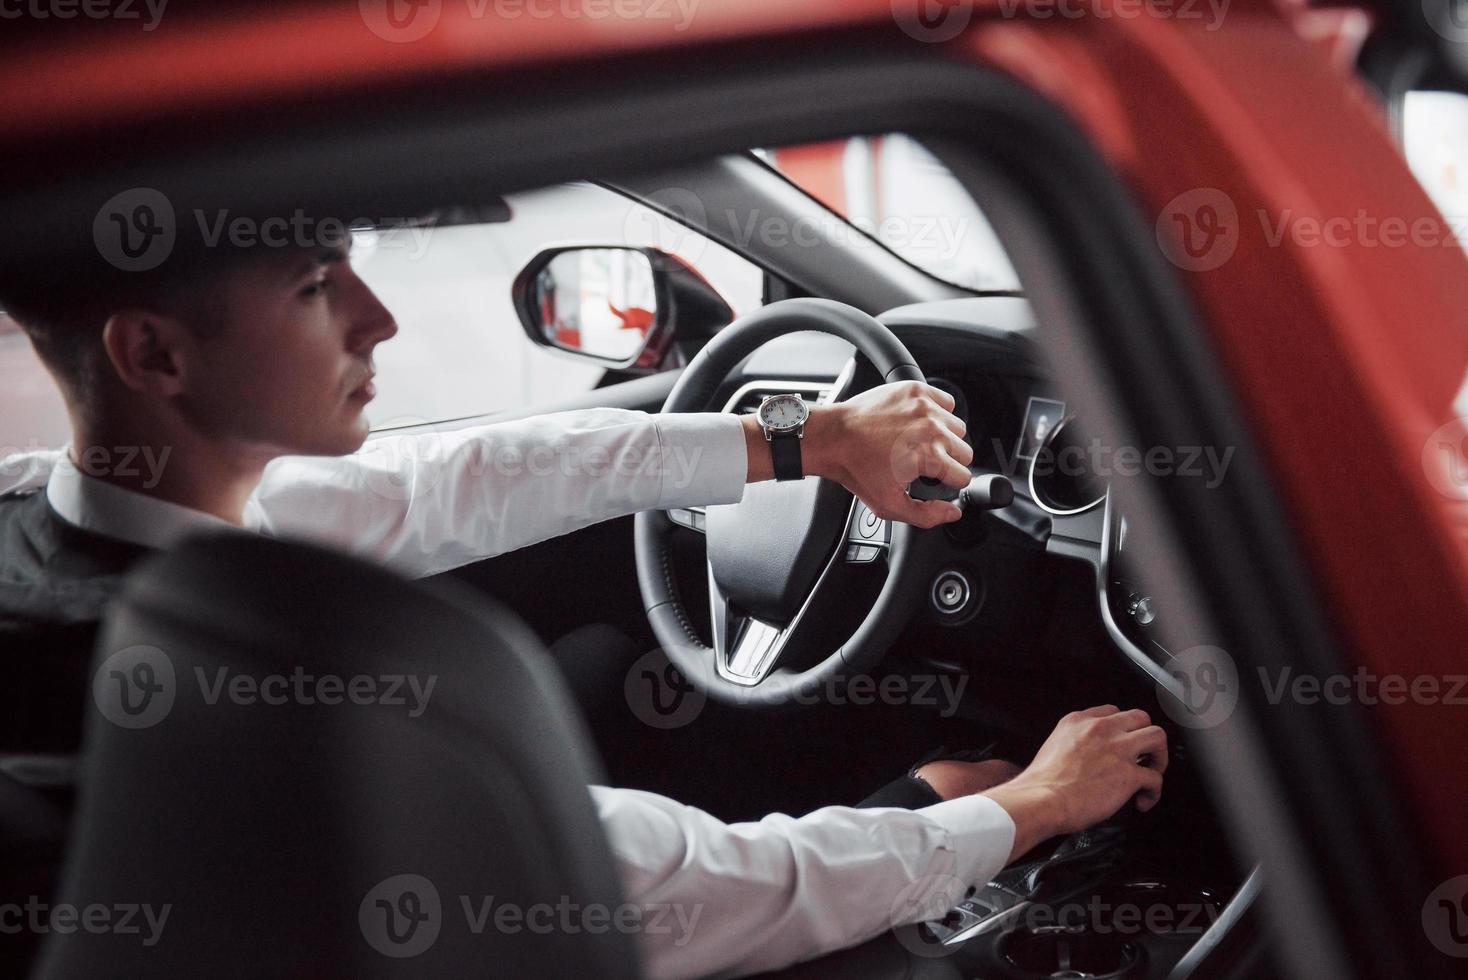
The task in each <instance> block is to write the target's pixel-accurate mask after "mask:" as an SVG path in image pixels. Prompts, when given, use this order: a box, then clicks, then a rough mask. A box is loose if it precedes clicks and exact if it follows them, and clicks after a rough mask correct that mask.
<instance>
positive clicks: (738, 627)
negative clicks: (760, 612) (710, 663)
mask: <svg viewBox="0 0 1468 980" xmlns="http://www.w3.org/2000/svg"><path fill="white" fill-rule="evenodd" d="M709 605H710V607H711V608H710V610H709V612H710V622H711V623H712V629H713V640H714V664H715V667H716V669H717V670H718V671H719V673H720V674H721V675H722V676H724V677H726V678H728V679H729V680H731V681H733V682H734V683H735V684H743V685H745V686H748V687H753V686H755V685H756V684H758V683H759V682H760V681H762V680H764V679H765V678H766V677H767V676H769V673H770V671H772V670H774V669H775V665H776V664H778V663H779V662H780V654H781V653H783V652H784V650H785V642H786V640H787V639H789V637H790V633H791V628H789V627H780V626H776V625H774V624H772V623H766V622H764V621H762V620H758V619H755V618H754V617H753V616H745V615H742V614H740V613H738V612H735V611H734V610H733V608H732V607H730V605H729V599H728V597H727V596H725V595H724V591H723V590H722V589H721V588H719V583H718V582H716V581H714V569H713V566H712V565H710V566H709ZM793 625H794V624H792V626H793Z"/></svg>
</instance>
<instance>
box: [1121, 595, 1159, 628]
mask: <svg viewBox="0 0 1468 980" xmlns="http://www.w3.org/2000/svg"><path fill="white" fill-rule="evenodd" d="M1126 611H1127V612H1129V613H1131V616H1132V619H1133V620H1135V621H1136V623H1137V625H1138V626H1151V625H1152V624H1153V623H1154V622H1156V621H1157V603H1156V602H1155V601H1154V600H1153V598H1152V597H1151V596H1149V595H1133V596H1132V597H1131V599H1130V600H1128V601H1127V607H1126Z"/></svg>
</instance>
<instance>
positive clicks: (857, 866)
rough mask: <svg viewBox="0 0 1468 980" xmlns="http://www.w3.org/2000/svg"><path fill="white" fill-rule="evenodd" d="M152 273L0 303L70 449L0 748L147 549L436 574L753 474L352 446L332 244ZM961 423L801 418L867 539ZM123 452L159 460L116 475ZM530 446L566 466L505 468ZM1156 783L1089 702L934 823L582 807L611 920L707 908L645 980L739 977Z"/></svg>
mask: <svg viewBox="0 0 1468 980" xmlns="http://www.w3.org/2000/svg"><path fill="white" fill-rule="evenodd" d="M170 263H172V265H171V267H170V268H167V269H165V270H163V271H162V272H160V273H157V274H152V275H140V274H133V275H127V274H113V273H110V272H107V271H106V270H100V269H99V270H98V273H97V275H96V276H95V277H93V278H91V279H89V280H88V281H86V282H81V283H73V282H50V283H48V282H47V281H46V279H45V278H44V277H42V278H39V279H37V278H28V279H26V280H24V281H21V280H16V281H14V282H12V283H11V284H10V285H9V286H7V287H5V288H4V289H3V295H0V306H3V307H4V308H5V309H7V310H8V311H9V312H10V314H11V315H12V316H14V317H15V318H16V319H17V320H18V321H19V322H20V323H21V324H22V325H23V327H24V328H25V329H26V331H27V333H28V334H29V335H30V337H31V339H32V341H33V343H34V345H35V347H36V350H37V351H38V353H39V354H40V356H41V358H42V359H43V360H44V362H45V363H46V365H47V367H48V368H49V369H50V370H51V372H52V373H53V374H54V376H55V378H56V381H57V383H58V384H59V385H60V387H61V390H62V393H63V395H64V396H65V399H66V403H67V407H68V410H69V412H70V415H71V423H72V430H73V439H72V443H71V446H70V447H69V449H68V450H65V451H62V452H59V453H51V454H46V453H37V454H32V455H31V456H29V457H27V458H25V459H12V460H11V461H9V462H8V464H7V465H6V467H5V468H4V471H5V472H6V473H7V474H8V475H9V477H10V482H11V487H10V489H12V490H13V491H14V492H12V493H10V494H9V495H8V496H6V497H5V498H3V500H0V629H5V630H9V632H10V634H11V636H12V637H20V636H24V637H26V643H27V644H28V645H27V646H26V647H25V648H24V651H25V652H24V653H23V654H22V653H21V651H20V650H19V649H18V648H16V647H14V646H13V645H12V650H11V651H10V652H9V654H8V655H9V656H12V657H17V656H19V655H24V656H25V657H26V660H25V662H24V663H23V664H22V665H20V667H18V668H17V669H15V670H13V671H12V672H11V673H12V675H22V674H26V673H29V674H30V675H31V676H33V677H35V678H37V679H35V680H33V681H30V682H28V688H23V689H22V690H21V691H19V692H18V693H15V694H12V697H16V698H20V699H24V701H25V704H24V705H22V707H23V709H24V710H23V711H22V713H21V717H20V718H19V719H17V721H16V722H15V723H14V724H13V725H12V727H11V729H10V730H9V731H7V732H6V733H5V735H4V737H5V738H6V740H7V742H9V743H11V744H25V743H27V742H28V741H29V743H30V747H33V748H34V747H38V746H37V745H36V743H37V742H39V743H40V744H39V747H49V748H57V747H65V746H69V745H74V743H75V732H74V730H73V729H74V728H75V727H76V726H78V725H79V719H80V705H81V704H82V703H83V700H84V696H85V694H84V692H85V691H86V690H87V689H88V682H89V679H88V678H87V676H86V668H85V666H84V665H85V663H86V662H87V659H86V658H88V657H89V655H90V643H89V640H90V638H91V637H92V636H93V634H94V631H95V627H96V622H97V620H98V619H99V618H100V616H101V615H102V611H103V608H104V606H105V604H106V601H107V599H108V598H109V597H110V596H111V595H112V594H114V593H115V591H116V588H117V586H118V583H119V581H120V579H121V577H122V575H124V574H125V573H126V571H127V569H128V568H129V567H131V566H132V564H133V563H135V562H136V561H137V560H138V559H139V558H140V557H142V556H144V555H146V554H147V553H149V552H151V551H154V550H157V549H162V548H167V547H169V546H170V545H171V544H173V543H174V542H175V541H177V540H178V539H179V538H180V537H181V536H183V535H185V534H187V533H190V532H192V531H195V530H200V529H209V528H228V527H243V528H247V529H251V530H256V531H260V532H263V533H267V534H275V535H295V536H304V537H309V538H313V539H315V540H317V541H324V542H326V543H329V544H334V545H336V546H339V547H342V548H345V549H347V550H350V551H354V552H357V553H359V554H364V555H368V556H372V557H375V558H377V559H379V560H381V561H384V562H386V563H388V564H389V565H392V566H395V567H397V568H399V569H400V570H403V571H405V572H407V573H409V574H414V575H427V574H431V573H434V572H439V571H444V570H447V569H450V568H453V567H455V566H458V565H461V564H465V563H467V562H471V561H474V560H477V559H481V558H484V557H487V556H490V555H493V554H497V553H500V552H503V551H506V550H509V549H513V548H517V547H521V546H523V545H527V544H530V543H532V542H534V541H538V540H542V539H544V538H547V537H550V536H553V535H557V534H563V533H565V532H567V531H570V530H573V529H575V528H577V527H581V526H584V525H586V524H589V523H592V522H595V521H598V520H605V519H608V518H611V517H614V516H617V515H622V514H626V513H630V512H633V511H636V510H640V509H647V508H668V507H678V506H688V505H694V504H720V503H731V502H734V501H737V500H739V499H740V496H741V494H742V492H743V487H744V485H745V483H746V482H748V481H757V480H765V479H769V478H770V477H771V475H772V461H771V456H770V448H769V445H768V443H767V442H766V440H765V439H764V437H763V434H762V433H761V432H760V430H759V429H758V427H757V423H756V421H755V420H754V419H753V418H740V417H737V416H732V415H724V414H694V415H684V416H649V415H645V414H642V413H637V412H628V411H621V410H611V409H600V410H591V411H584V412H570V413H564V414H560V415H551V416H544V417H540V418H534V419H529V420H525V421H522V422H511V423H504V424H499V425H489V426H483V427H479V428H471V429H464V430H460V431H456V432H450V433H444V434H441V435H436V436H433V437H426V441H425V437H411V436H409V437H397V438H395V439H394V438H389V439H384V440H376V441H374V442H372V443H370V444H368V446H367V448H366V449H364V450H363V451H361V452H357V450H359V448H360V447H362V445H363V441H364V440H365V439H366V437H367V434H368V426H367V421H366V418H365V417H364V414H363V409H364V407H365V406H366V405H367V403H368V402H370V401H371V399H372V397H373V395H374V387H373V380H372V378H373V362H372V354H373V350H374V349H375V348H376V346H377V345H378V344H379V343H382V342H383V341H385V340H387V339H389V338H391V337H392V336H393V334H394V333H395V332H396V330H397V327H396V325H395V323H394V321H393V318H392V316H391V314H390V313H389V312H388V311H387V310H386V309H385V308H384V307H383V306H382V304H381V303H379V302H378V300H377V298H376V297H375V296H374V295H373V294H372V292H371V290H370V289H368V287H367V286H366V285H365V284H364V283H363V282H362V280H361V279H359V278H358V277H357V276H356V275H355V273H354V272H353V270H352V268H351V265H350V264H349V262H348V261H347V253H346V250H345V248H342V247H326V248H322V249H301V248H292V249H286V250H275V251H270V250H265V251H260V252H252V253H229V254H223V253H221V254H208V255H200V256H198V257H196V259H195V260H193V261H187V262H185V261H179V262H176V263H174V262H173V260H170ZM952 408H953V402H952V400H951V399H950V398H949V396H948V395H946V394H945V393H943V392H941V391H938V390H936V389H933V388H930V387H928V386H926V385H922V384H917V383H901V384H893V385H885V386H882V387H879V388H876V389H874V390H872V391H869V392H866V393H864V394H861V395H858V396H856V397H854V398H852V399H850V400H849V401H847V402H845V403H843V404H839V405H831V406H823V407H816V408H813V409H812V410H811V415H810V419H809V422H808V423H807V426H806V436H805V439H804V442H803V454H804V459H803V465H804V469H805V472H806V473H810V474H816V475H820V476H823V477H826V478H829V479H833V480H837V481H839V482H840V483H842V484H843V485H845V486H846V487H847V488H848V489H850V490H851V491H852V492H853V493H854V494H856V495H857V496H858V497H860V498H861V499H862V500H864V501H865V502H866V503H867V504H868V505H869V506H871V507H872V509H873V510H875V511H876V512H877V513H878V514H879V515H881V516H883V517H886V518H890V519H893V520H901V521H906V522H908V523H912V524H918V525H921V526H925V527H927V526H933V525H936V524H939V523H942V522H945V521H951V520H954V519H956V518H957V517H958V516H959V512H958V510H957V508H956V507H954V506H953V505H951V504H947V503H942V502H926V503H924V502H918V501H914V500H912V499H910V498H909V497H908V496H907V495H906V493H905V492H904V489H903V488H904V486H905V485H906V484H907V483H909V482H911V481H912V480H914V479H915V478H917V477H918V476H920V475H927V476H935V477H938V478H940V479H943V480H944V481H945V482H948V483H951V484H959V485H961V484H964V483H966V482H967V480H968V470H967V465H968V463H969V462H970V461H971V459H972V451H971V449H970V448H969V447H968V446H967V444H966V443H964V441H963V438H962V436H963V431H964V430H963V424H962V422H960V421H959V420H958V419H957V418H956V417H954V416H953V415H952V414H951V409H952ZM122 452H132V453H133V457H132V458H133V459H134V461H136V460H137V459H139V458H141V459H146V460H151V461H152V463H153V465H151V466H142V465H133V466H130V467H127V468H126V471H124V469H123V468H121V467H118V466H117V465H115V464H116V461H117V455H118V454H119V453H122ZM537 452H540V453H545V452H549V453H551V454H552V456H554V457H555V458H557V459H571V458H575V459H577V460H580V461H582V465H578V466H575V467H560V466H541V467H538V468H533V467H528V466H525V467H505V466H498V465H495V461H496V460H505V459H520V460H525V459H527V458H529V457H530V456H531V454H534V453H537ZM353 453H355V455H351V454H353ZM160 461H162V462H160ZM593 461H596V462H593ZM4 489H6V488H5V487H0V490H4ZM78 644H82V645H81V646H78ZM48 657H52V658H55V659H54V660H52V661H48V660H47V659H46V658H48ZM58 665H60V666H58ZM36 705H39V706H42V707H43V709H44V710H42V711H37V710H36V708H35V707H34V706H36ZM28 706H30V707H28ZM27 712H29V713H27ZM48 712H49V714H48ZM58 719H59V720H58ZM1166 765H1167V748H1166V738H1165V735H1164V733H1163V732H1162V730H1161V729H1160V728H1157V727H1155V726H1153V725H1151V723H1150V719H1148V717H1147V716H1146V714H1145V713H1143V712H1141V711H1120V710H1118V709H1117V708H1116V707H1114V706H1109V705H1108V706H1103V707H1097V708H1092V709H1090V710H1088V711H1085V712H1081V713H1078V714H1075V715H1071V716H1067V717H1066V718H1065V719H1062V720H1061V722H1060V724H1059V725H1058V727H1057V728H1056V729H1055V731H1054V733H1053V734H1052V735H1051V736H1050V738H1049V739H1048V740H1047V741H1046V743H1045V744H1044V746H1043V747H1042V748H1041V750H1040V752H1039V754H1038V755H1037V756H1036V758H1035V759H1034V761H1033V762H1032V763H1031V765H1030V766H1029V768H1027V769H1026V770H1025V771H1024V772H1022V773H1020V774H1019V775H1017V776H1014V778H1012V779H1009V780H1008V781H1007V782H1003V783H1001V784H1000V785H997V786H996V785H993V784H994V783H995V782H996V781H997V778H996V774H995V771H994V767H993V766H992V765H988V766H986V765H984V764H977V765H976V764H970V763H963V762H956V761H946V762H937V763H931V764H929V765H928V766H925V767H923V769H921V770H920V771H919V773H918V775H919V776H920V777H921V778H922V779H924V780H925V781H926V782H927V783H928V784H929V785H930V786H931V787H932V789H933V790H934V794H935V798H937V799H940V800H941V802H937V803H934V804H933V805H930V806H926V807H923V808H920V809H916V810H903V809H894V808H877V809H854V808H848V807H828V808H826V809H822V810H819V811H817V812H815V813H812V814H810V815H808V816H805V817H803V818H800V819H793V818H790V817H786V816H783V815H774V816H770V817H767V818H765V819H764V820H762V821H759V822H758V823H749V824H739V825H732V826H731V825H726V824H724V823H722V822H721V821H719V820H717V819H715V818H714V817H712V816H710V815H708V814H706V813H703V812H700V811H698V810H695V809H693V808H690V807H685V806H682V805H680V804H678V803H675V802H674V801H672V800H669V799H666V798H663V797H659V796H656V795H654V794H651V793H646V792H640V791H634V790H618V789H610V788H606V787H593V789H592V793H593V795H594V797H595V799H596V803H597V805H598V808H599V810H600V812H601V815H602V819H603V821H604V824H605V826H606V829H607V834H608V837H609V839H610V841H611V843H612V847H613V850H614V852H615V854H616V857H617V859H618V861H619V862H620V864H621V866H622V869H623V876H624V881H625V885H626V890H627V893H628V896H629V898H630V899H631V900H632V901H634V902H640V903H644V904H648V905H654V904H661V903H674V902H679V903H684V904H685V905H688V906H690V907H691V906H692V905H694V904H701V905H702V907H703V916H702V920H701V925H700V928H698V929H697V930H695V931H694V932H693V934H692V936H691V938H689V937H682V936H680V937H678V939H679V941H680V942H682V941H683V940H685V939H686V940H687V941H686V942H685V943H684V944H682V945H675V944H674V936H673V935H667V936H651V935H649V936H646V937H645V946H644V950H645V954H646V958H647V962H648V965H649V968H650V970H651V972H652V973H653V974H654V975H656V976H673V975H695V974H699V975H701V974H708V973H729V972H735V973H747V972H756V971H760V970H769V969H774V968H777V967H780V966H783V965H786V964H788V963H791V962H794V961H796V960H799V959H805V958H810V957H814V956H817V955H820V954H822V953H825V952H828V951H830V950H833V949H837V948H841V947H845V946H850V945H853V944H856V943H858V942H860V941H862V940H864V939H867V938H870V937H872V936H875V935H878V934H880V933H881V932H883V931H885V930H887V929H889V928H891V927H892V926H893V925H895V924H899V923H898V922H896V921H894V919H893V913H892V909H893V904H894V901H895V900H897V899H898V898H899V896H900V895H902V894H903V892H904V890H905V889H911V888H914V887H919V886H925V887H926V889H927V891H926V893H925V894H924V896H923V898H924V899H925V900H927V901H929V902H933V901H936V902H937V903H938V904H940V905H941V904H942V903H944V902H947V903H950V904H951V903H952V902H956V901H957V900H959V899H960V898H961V897H962V895H961V892H962V891H963V889H964V887H965V886H966V885H967V884H970V883H982V882H984V881H986V880H988V879H989V878H990V877H992V876H993V875H994V874H995V873H996V872H998V871H999V870H1000V869H1001V868H1002V867H1003V866H1004V865H1005V864H1006V863H1008V862H1009V861H1010V860H1011V859H1012V858H1013V857H1015V856H1017V855H1019V854H1022V853H1024V852H1025V851H1027V850H1029V849H1030V848H1031V847H1033V846H1034V845H1035V844H1037V843H1038V842H1040V841H1042V840H1044V839H1046V838H1047V837H1050V836H1054V835H1056V834H1061V833H1066V832H1071V831H1076V830H1080V829H1082V828H1084V827H1087V826H1090V825H1092V824H1094V823H1097V822H1099V821H1101V820H1103V819H1105V818H1106V817H1108V816H1110V815H1111V814H1112V813H1114V812H1115V811H1117V810H1118V809H1119V808H1121V807H1122V806H1124V805H1126V804H1127V803H1128V802H1129V801H1131V800H1132V799H1133V798H1135V799H1136V801H1137V805H1138V806H1139V807H1140V808H1141V809H1148V808H1150V807H1151V806H1152V805H1154V804H1155V803H1156V801H1157V799H1158V796H1159V794H1160V792H1161V784H1162V772H1163V770H1164V769H1165V768H1166ZM979 791H982V792H979ZM943 907H947V905H943Z"/></svg>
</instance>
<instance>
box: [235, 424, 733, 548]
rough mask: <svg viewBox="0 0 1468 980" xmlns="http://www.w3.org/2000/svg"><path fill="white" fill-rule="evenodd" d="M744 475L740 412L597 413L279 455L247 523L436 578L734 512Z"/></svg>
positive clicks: (253, 502) (253, 501)
mask: <svg viewBox="0 0 1468 980" xmlns="http://www.w3.org/2000/svg"><path fill="white" fill-rule="evenodd" d="M748 469H749V462H748V458H747V450H746V449H745V442H744V430H743V427H742V425H741V423H740V421H739V418H738V416H735V415H728V414H718V413H696V414H669V415H650V414H647V413H645V412H633V411H627V410H623V409H610V408H599V409H589V410H586V411H577V412H562V413H558V414H554V415H542V416H538V417H535V418H529V419H522V420H516V421H512V422H501V423H496V424H491V425H483V426H476V427H473V428H468V429H460V430H457V431H453V432H442V433H440V432H429V433H414V434H405V435H398V436H392V435H389V436H384V437H380V438H377V439H373V440H371V441H369V442H368V443H367V444H366V445H365V446H363V447H362V449H361V450H359V451H358V452H356V453H354V454H353V455H351V456H344V457H303V456H291V457H285V458H282V459H278V460H275V461H274V462H272V463H271V464H270V465H269V466H268V467H267V468H266V470H265V476H264V478H263V479H262V480H261V483H260V486H259V488H258V489H257V490H256V492H255V495H254V496H253V497H252V498H251V500H250V503H249V506H248V507H247V509H246V513H245V518H246V524H247V525H248V526H251V527H254V528H256V529H258V530H260V531H263V532H265V533H267V534H272V535H276V536H290V537H303V538H306V539H309V540H315V541H318V542H321V543H325V544H330V545H333V546H335V547H338V548H342V549H344V550H347V551H350V552H354V553H356V554H360V555H364V556H366V557H371V558H374V559H376V560H378V561H381V562H384V563H386V564H388V565H391V566H393V567H395V568H397V569H398V570H399V571H402V572H404V573H406V574H409V575H432V574H435V573H437V572H443V571H448V570H449V569H451V568H456V567H458V566H460V565H464V564H468V563H469V562H473V561H478V560H480V559H482V558H488V557H490V556H492V555H497V554H501V553H503V552H506V551H512V550H514V549H516V548H521V547H524V546H526V545H529V544H534V543H535V542H537V541H543V540H545V539H546V538H551V537H555V536H557V535H560V534H565V533H567V532H569V531H574V530H576V529H577V528H581V527H585V526H586V525H588V524H594V523H596V522H598V521H604V520H608V519H610V518H613V517H621V516H623V515H626V514H631V513H635V512H636V511H640V510H649V509H659V508H668V507H687V506H693V505H708V504H726V503H735V502H737V501H739V500H740V499H741V497H742V496H743V493H744V483H745V479H746V476H747V474H748Z"/></svg>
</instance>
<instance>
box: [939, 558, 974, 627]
mask: <svg viewBox="0 0 1468 980" xmlns="http://www.w3.org/2000/svg"><path fill="white" fill-rule="evenodd" d="M972 594H973V588H972V587H971V586H970V585H969V581H968V579H967V578H965V577H964V575H963V573H962V572H958V571H954V570H952V569H950V570H949V571H946V572H943V573H942V574H940V575H939V576H938V577H937V578H936V579H935V580H934V581H933V605H934V607H936V608H937V610H938V612H940V613H943V614H944V615H947V616H952V615H955V614H957V613H960V612H962V611H963V610H964V607H965V606H967V605H968V600H969V596H971V595H972Z"/></svg>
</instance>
